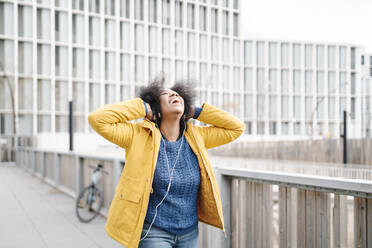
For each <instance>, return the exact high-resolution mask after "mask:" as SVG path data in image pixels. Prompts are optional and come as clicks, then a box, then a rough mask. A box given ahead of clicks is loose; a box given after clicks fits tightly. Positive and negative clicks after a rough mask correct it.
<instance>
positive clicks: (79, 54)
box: [72, 48, 85, 78]
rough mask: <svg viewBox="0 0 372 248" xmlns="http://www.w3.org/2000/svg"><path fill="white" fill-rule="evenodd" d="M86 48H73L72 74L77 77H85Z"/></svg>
mask: <svg viewBox="0 0 372 248" xmlns="http://www.w3.org/2000/svg"><path fill="white" fill-rule="evenodd" d="M84 64H85V63H84V49H83V48H73V49H72V76H73V77H77V78H83V77H84V75H85V73H84Z"/></svg>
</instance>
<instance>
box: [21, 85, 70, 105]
mask: <svg viewBox="0 0 372 248" xmlns="http://www.w3.org/2000/svg"><path fill="white" fill-rule="evenodd" d="M32 95H33V80H32V78H19V81H18V107H19V109H20V110H32V108H33V98H32V97H30V96H32ZM66 99H67V96H66Z"/></svg>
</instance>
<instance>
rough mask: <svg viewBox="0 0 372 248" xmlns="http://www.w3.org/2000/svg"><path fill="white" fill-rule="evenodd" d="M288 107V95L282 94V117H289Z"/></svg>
mask: <svg viewBox="0 0 372 248" xmlns="http://www.w3.org/2000/svg"><path fill="white" fill-rule="evenodd" d="M289 117H290V109H289V96H282V118H283V119H289Z"/></svg>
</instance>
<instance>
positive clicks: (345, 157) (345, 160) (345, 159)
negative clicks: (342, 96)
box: [342, 110, 347, 164]
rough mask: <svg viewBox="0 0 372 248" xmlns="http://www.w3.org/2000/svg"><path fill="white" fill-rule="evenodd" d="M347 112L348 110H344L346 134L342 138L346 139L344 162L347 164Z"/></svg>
mask: <svg viewBox="0 0 372 248" xmlns="http://www.w3.org/2000/svg"><path fill="white" fill-rule="evenodd" d="M346 122H347V113H346V110H344V135H343V136H342V138H343V139H344V158H343V162H344V164H347V123H346Z"/></svg>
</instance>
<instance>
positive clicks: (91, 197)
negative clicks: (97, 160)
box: [76, 164, 107, 223]
mask: <svg viewBox="0 0 372 248" xmlns="http://www.w3.org/2000/svg"><path fill="white" fill-rule="evenodd" d="M89 167H90V168H94V171H93V174H92V177H91V183H90V185H89V186H87V187H85V188H84V189H83V190H82V191H81V192H80V194H79V196H78V198H77V200H76V215H77V217H78V219H79V220H80V221H81V222H84V223H88V222H90V221H92V220H93V219H94V218H96V217H97V216H98V214H99V212H100V210H101V208H102V206H103V191H102V190H101V189H100V188H98V187H97V185H98V182H99V180H100V177H101V172H103V173H107V172H105V171H103V170H101V169H102V167H103V166H102V165H100V164H98V165H97V166H96V167H94V166H92V165H89Z"/></svg>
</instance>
